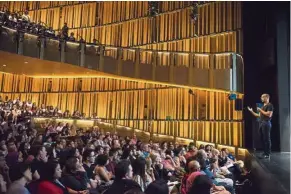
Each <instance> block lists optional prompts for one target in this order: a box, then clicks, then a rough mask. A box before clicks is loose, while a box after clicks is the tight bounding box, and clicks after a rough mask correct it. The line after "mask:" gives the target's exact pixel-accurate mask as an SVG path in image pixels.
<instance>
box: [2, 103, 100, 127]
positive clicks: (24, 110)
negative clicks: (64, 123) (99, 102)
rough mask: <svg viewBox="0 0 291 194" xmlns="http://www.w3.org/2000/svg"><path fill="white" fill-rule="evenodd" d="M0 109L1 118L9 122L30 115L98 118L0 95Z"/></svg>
mask: <svg viewBox="0 0 291 194" xmlns="http://www.w3.org/2000/svg"><path fill="white" fill-rule="evenodd" d="M0 111H1V117H2V118H6V117H7V118H8V121H9V122H14V123H16V122H17V120H18V119H21V118H23V119H24V120H26V121H28V120H30V117H32V116H36V117H57V118H73V119H98V117H97V114H96V113H94V114H93V115H92V116H90V117H87V116H86V114H85V113H81V112H80V111H78V110H76V111H74V112H73V114H71V113H70V111H69V110H66V111H64V112H63V111H62V110H60V109H59V108H58V107H55V108H54V107H53V106H46V105H44V104H42V105H41V106H40V107H38V106H37V105H36V103H32V102H31V101H30V100H28V101H21V100H20V99H19V98H17V99H15V100H11V99H8V98H7V97H6V98H5V100H2V98H1V97H0Z"/></svg>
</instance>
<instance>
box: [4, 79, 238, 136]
mask: <svg viewBox="0 0 291 194" xmlns="http://www.w3.org/2000/svg"><path fill="white" fill-rule="evenodd" d="M16 80H24V81H25V87H24V90H19V86H20V85H23V82H24V81H22V82H21V81H16ZM1 81H2V84H1V85H2V86H3V87H2V89H1V93H2V94H3V95H6V94H7V95H8V94H9V95H12V94H13V96H14V97H15V96H17V94H18V95H19V96H21V97H22V96H23V93H26V94H27V98H31V99H32V100H33V101H34V102H36V103H38V104H42V103H44V104H48V105H52V106H54V107H56V106H57V107H62V109H63V110H70V111H71V112H73V111H75V110H76V109H78V110H80V111H82V112H84V113H85V114H86V115H92V114H93V113H97V114H98V116H100V117H102V118H114V119H129V120H131V119H154V120H165V119H174V120H193V119H195V120H209V121H210V120H219V121H229V122H230V121H233V120H242V113H241V112H237V111H234V108H235V107H234V101H229V100H228V93H227V92H218V91H217V92H216V91H204V90H197V89H194V90H193V91H194V93H195V94H196V95H195V96H192V95H189V94H188V89H185V88H173V87H161V86H160V85H156V84H146V83H136V82H133V81H126V80H117V79H116V80H115V79H108V78H75V79H74V78H70V79H68V78H53V79H51V78H44V79H41V78H37V79H34V78H28V77H25V76H18V75H12V74H1ZM20 92H22V93H20ZM239 97H240V98H241V97H242V96H241V95H240V96H239ZM166 128H167V127H166ZM185 133H186V132H185ZM207 138H210V137H208V136H207Z"/></svg>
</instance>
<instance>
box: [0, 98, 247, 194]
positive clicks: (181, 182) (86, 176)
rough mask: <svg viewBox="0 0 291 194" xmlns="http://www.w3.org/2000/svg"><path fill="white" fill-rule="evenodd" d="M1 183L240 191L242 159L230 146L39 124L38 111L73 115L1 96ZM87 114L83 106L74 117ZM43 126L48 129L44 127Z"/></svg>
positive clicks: (163, 193)
mask: <svg viewBox="0 0 291 194" xmlns="http://www.w3.org/2000/svg"><path fill="white" fill-rule="evenodd" d="M0 113H1V114H0V120H1V125H0V134H1V135H0V138H1V144H0V187H1V192H2V193H7V194H22V193H23V194H29V193H31V194H88V193H92V194H94V193H105V194H111V193H112V194H119V193H120V194H121V193H127V194H130V193H146V194H149V193H159V194H168V193H181V194H204V193H205V194H206V193H207V194H209V193H217V194H228V193H235V188H236V186H237V185H239V184H240V183H241V182H242V181H243V179H244V177H245V176H244V175H245V171H244V168H243V162H242V161H237V160H236V158H235V157H234V156H233V155H232V154H231V153H229V151H228V150H227V149H226V148H223V149H221V150H220V151H219V150H217V149H215V148H214V147H213V146H211V145H205V146H204V145H200V147H199V148H196V147H195V146H194V144H193V143H190V144H189V145H188V146H182V145H178V144H174V143H172V142H163V143H161V144H159V143H154V142H153V141H151V140H150V141H149V142H141V141H140V140H138V139H137V137H136V135H135V134H133V136H132V137H121V136H119V135H118V134H116V133H109V132H106V133H102V130H101V129H99V128H98V127H97V126H94V127H92V129H89V130H86V131H83V130H82V129H77V130H76V133H75V134H73V132H72V131H73V128H76V127H74V126H70V125H69V124H68V123H66V124H64V123H53V122H48V123H46V124H44V125H43V126H41V128H40V129H35V128H33V125H32V124H31V119H32V117H33V116H46V117H55V116H57V117H70V114H69V112H68V111H65V112H64V113H62V111H61V110H59V109H58V108H53V107H52V106H48V107H47V106H45V105H43V104H42V105H41V106H40V107H37V106H36V104H35V103H32V102H31V101H30V100H28V101H21V100H20V99H19V98H18V99H15V100H9V99H8V97H6V98H5V99H2V98H0ZM71 117H74V118H81V116H80V114H79V111H75V113H74V114H73V115H72V116H71ZM40 131H43V133H40Z"/></svg>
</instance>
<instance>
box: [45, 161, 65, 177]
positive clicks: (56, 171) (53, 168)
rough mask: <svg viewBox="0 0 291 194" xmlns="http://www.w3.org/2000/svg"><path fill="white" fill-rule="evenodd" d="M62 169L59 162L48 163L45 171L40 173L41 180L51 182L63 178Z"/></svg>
mask: <svg viewBox="0 0 291 194" xmlns="http://www.w3.org/2000/svg"><path fill="white" fill-rule="evenodd" d="M61 176H62V169H61V166H60V164H59V163H57V162H53V161H51V162H48V163H47V164H46V166H45V169H44V170H41V171H40V179H41V180H49V181H54V180H56V179H59V178H61Z"/></svg>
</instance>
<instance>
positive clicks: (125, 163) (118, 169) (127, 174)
mask: <svg viewBox="0 0 291 194" xmlns="http://www.w3.org/2000/svg"><path fill="white" fill-rule="evenodd" d="M132 176H133V172H132V166H131V164H130V161H129V160H121V161H120V162H118V163H117V164H116V166H115V180H121V179H123V178H127V179H131V178H132Z"/></svg>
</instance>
